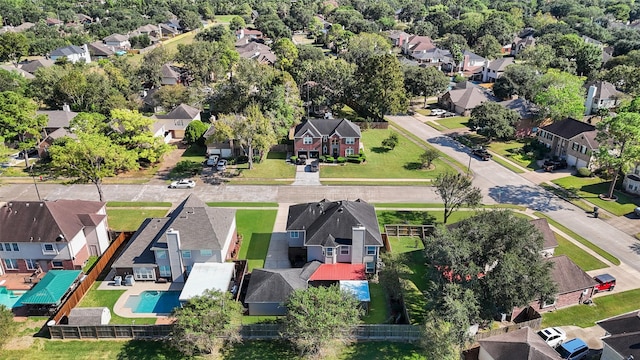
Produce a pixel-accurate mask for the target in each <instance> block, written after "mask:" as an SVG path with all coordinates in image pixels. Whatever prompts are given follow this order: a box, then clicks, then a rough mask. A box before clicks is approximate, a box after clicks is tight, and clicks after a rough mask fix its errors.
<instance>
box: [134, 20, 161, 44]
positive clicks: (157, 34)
mask: <svg viewBox="0 0 640 360" xmlns="http://www.w3.org/2000/svg"><path fill="white" fill-rule="evenodd" d="M130 35H131V36H139V35H147V36H148V37H149V39H150V40H151V43H156V42H158V41H159V39H161V38H162V29H161V28H160V26H159V25H152V24H147V25H142V26H140V27H139V28H137V29H135V30H134V31H133V32H131V34H130Z"/></svg>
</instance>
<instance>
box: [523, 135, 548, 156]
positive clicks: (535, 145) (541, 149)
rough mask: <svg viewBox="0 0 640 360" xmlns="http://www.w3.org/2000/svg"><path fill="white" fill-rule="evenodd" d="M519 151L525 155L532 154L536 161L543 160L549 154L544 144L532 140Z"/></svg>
mask: <svg viewBox="0 0 640 360" xmlns="http://www.w3.org/2000/svg"><path fill="white" fill-rule="evenodd" d="M521 151H522V153H524V154H527V155H528V154H529V153H532V155H533V157H534V158H535V159H536V160H542V159H544V158H545V156H546V155H547V153H548V152H549V148H548V147H547V146H546V145H545V144H543V143H541V142H540V141H538V140H533V141H531V142H530V143H528V144H526V145H525V146H523V147H522V149H521Z"/></svg>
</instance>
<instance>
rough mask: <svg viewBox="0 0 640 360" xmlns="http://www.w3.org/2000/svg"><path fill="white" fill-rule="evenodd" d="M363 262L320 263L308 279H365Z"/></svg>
mask: <svg viewBox="0 0 640 360" xmlns="http://www.w3.org/2000/svg"><path fill="white" fill-rule="evenodd" d="M366 279H367V276H366V275H365V273H364V264H342V263H338V264H322V265H320V267H319V268H318V270H316V272H314V273H313V275H311V278H309V281H314V280H324V281H339V280H366Z"/></svg>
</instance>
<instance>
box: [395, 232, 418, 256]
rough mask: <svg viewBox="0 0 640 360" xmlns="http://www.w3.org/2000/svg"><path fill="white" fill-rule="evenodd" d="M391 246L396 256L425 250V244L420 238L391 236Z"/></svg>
mask: <svg viewBox="0 0 640 360" xmlns="http://www.w3.org/2000/svg"><path fill="white" fill-rule="evenodd" d="M389 244H390V245H391V252H392V253H394V254H404V253H408V252H412V251H418V250H424V244H423V243H422V240H421V239H420V237H419V236H389Z"/></svg>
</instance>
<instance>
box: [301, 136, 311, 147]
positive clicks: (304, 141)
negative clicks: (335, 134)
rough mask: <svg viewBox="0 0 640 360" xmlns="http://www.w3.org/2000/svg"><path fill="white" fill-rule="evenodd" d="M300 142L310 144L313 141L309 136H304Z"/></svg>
mask: <svg viewBox="0 0 640 360" xmlns="http://www.w3.org/2000/svg"><path fill="white" fill-rule="evenodd" d="M302 143H303V144H304V145H311V144H312V143H313V138H312V137H311V136H305V137H303V138H302Z"/></svg>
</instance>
